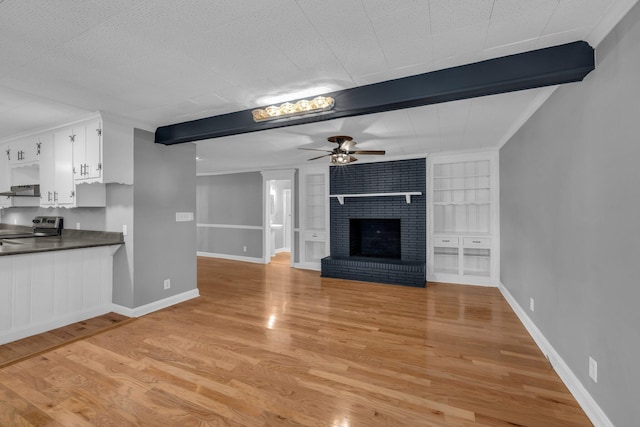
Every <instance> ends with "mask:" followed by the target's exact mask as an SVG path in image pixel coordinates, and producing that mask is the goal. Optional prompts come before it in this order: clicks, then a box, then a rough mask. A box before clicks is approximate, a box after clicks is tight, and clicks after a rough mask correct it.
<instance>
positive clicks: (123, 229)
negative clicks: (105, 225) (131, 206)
mask: <svg viewBox="0 0 640 427" xmlns="http://www.w3.org/2000/svg"><path fill="white" fill-rule="evenodd" d="M122 234H123V235H124V236H126V235H127V226H126V225H123V226H122Z"/></svg>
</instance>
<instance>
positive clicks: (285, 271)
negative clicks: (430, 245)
mask: <svg viewBox="0 0 640 427" xmlns="http://www.w3.org/2000/svg"><path fill="white" fill-rule="evenodd" d="M198 286H199V289H200V292H201V295H202V296H201V297H200V298H197V299H195V300H191V301H188V302H186V303H183V304H179V305H177V306H174V307H171V308H169V309H165V310H162V311H159V312H156V313H152V314H150V315H147V316H144V317H142V318H140V319H138V320H136V321H135V322H132V323H129V324H126V325H123V326H121V327H119V328H115V329H112V330H110V331H107V332H105V333H102V334H99V335H95V336H93V337H90V338H87V339H83V340H80V341H76V342H74V343H71V344H69V345H66V346H63V347H60V348H58V349H56V350H53V351H51V352H48V353H45V354H43V355H40V356H36V357H34V358H31V359H28V360H25V361H22V362H19V363H16V364H14V365H12V366H9V367H6V368H3V369H0V425H1V426H43V425H47V426H65V427H66V426H84V425H116V426H129V425H148V426H164V425H178V426H182V427H187V426H217V425H230V426H300V425H302V426H336V427H354V426H366V427H369V426H514V425H516V426H545V427H549V426H588V425H591V424H590V423H589V421H588V419H587V418H586V416H585V415H584V413H583V411H582V410H581V409H580V408H579V407H578V405H577V404H576V402H575V400H574V399H573V397H572V396H571V395H570V394H569V392H568V391H567V389H566V387H565V386H564V385H563V384H562V382H561V381H560V380H559V378H558V376H557V375H556V374H555V372H554V371H553V369H552V368H551V366H550V365H549V363H548V362H547V360H546V359H545V357H544V355H543V354H542V353H541V352H540V350H539V349H538V348H537V347H536V345H535V344H534V342H533V340H532V339H531V338H530V337H529V335H528V334H527V332H526V331H525V329H524V327H523V326H522V325H521V324H520V323H519V321H518V319H517V318H516V316H515V315H514V314H513V312H512V311H511V309H510V308H509V306H508V304H507V303H506V302H505V301H504V299H503V298H502V296H501V295H500V293H499V291H498V290H497V289H493V288H482V287H471V286H459V285H445V284H436V283H431V284H429V286H428V287H427V288H426V289H418V288H410V287H402V286H392V285H378V284H372V283H361V282H351V281H344V280H336V279H321V278H320V277H319V274H318V273H317V272H312V271H304V270H296V269H290V268H289V267H288V266H287V265H286V263H284V264H283V263H276V262H274V263H273V264H272V265H269V266H263V265H258V264H247V263H241V262H235V261H225V260H215V259H206V258H200V259H199V260H198Z"/></svg>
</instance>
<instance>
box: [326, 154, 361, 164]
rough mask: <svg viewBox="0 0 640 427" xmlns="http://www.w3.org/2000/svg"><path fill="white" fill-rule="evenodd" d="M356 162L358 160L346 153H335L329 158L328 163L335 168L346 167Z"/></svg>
mask: <svg viewBox="0 0 640 427" xmlns="http://www.w3.org/2000/svg"><path fill="white" fill-rule="evenodd" d="M357 160H358V159H356V158H355V157H353V156H351V155H349V154H347V153H337V154H332V155H330V156H329V163H330V164H332V165H337V166H344V165H348V164H349V163H353V162H355V161H357Z"/></svg>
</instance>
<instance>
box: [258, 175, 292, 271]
mask: <svg viewBox="0 0 640 427" xmlns="http://www.w3.org/2000/svg"><path fill="white" fill-rule="evenodd" d="M262 174H263V177H264V196H265V197H264V207H265V210H264V225H265V226H264V263H265V264H269V263H271V262H274V263H278V264H287V265H290V266H291V265H293V257H292V256H291V254H292V252H293V251H294V245H295V242H294V239H293V212H292V206H293V192H292V190H293V182H294V180H293V178H294V175H293V171H268V172H267V171H265V172H263V173H262Z"/></svg>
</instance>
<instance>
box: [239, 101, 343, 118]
mask: <svg viewBox="0 0 640 427" xmlns="http://www.w3.org/2000/svg"><path fill="white" fill-rule="evenodd" d="M334 105H335V100H334V99H333V98H332V97H330V96H316V97H315V98H313V99H311V100H308V99H300V100H299V101H296V102H295V103H293V102H285V103H283V104H280V105H269V106H268V107H265V108H256V109H255V110H253V111H251V115H252V116H253V121H254V122H265V121H268V120H275V119H284V118H289V117H296V116H302V115H307V114H314V113H321V112H325V111H329V110H331V109H332V108H333V107H334Z"/></svg>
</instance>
